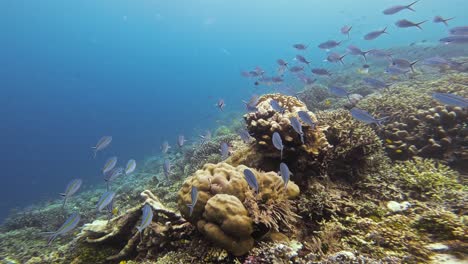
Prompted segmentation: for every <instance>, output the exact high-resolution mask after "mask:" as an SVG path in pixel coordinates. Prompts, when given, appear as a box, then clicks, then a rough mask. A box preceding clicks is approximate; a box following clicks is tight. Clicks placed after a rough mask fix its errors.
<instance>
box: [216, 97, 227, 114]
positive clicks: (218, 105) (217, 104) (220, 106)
mask: <svg viewBox="0 0 468 264" xmlns="http://www.w3.org/2000/svg"><path fill="white" fill-rule="evenodd" d="M216 106H217V107H218V108H219V110H221V111H223V109H224V107H225V106H226V105H225V104H224V100H223V99H219V100H218V102H217V103H216Z"/></svg>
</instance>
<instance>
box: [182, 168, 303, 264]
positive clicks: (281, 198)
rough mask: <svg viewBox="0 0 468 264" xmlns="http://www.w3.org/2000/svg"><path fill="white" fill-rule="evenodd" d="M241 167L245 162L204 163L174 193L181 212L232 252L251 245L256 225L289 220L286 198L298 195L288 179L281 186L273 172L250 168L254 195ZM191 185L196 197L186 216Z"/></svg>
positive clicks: (242, 251) (238, 252)
mask: <svg viewBox="0 0 468 264" xmlns="http://www.w3.org/2000/svg"><path fill="white" fill-rule="evenodd" d="M245 169H247V167H246V166H243V165H240V166H237V167H233V166H231V165H229V164H227V163H224V162H221V163H218V164H206V165H205V166H204V167H203V169H201V170H198V171H196V172H195V173H194V174H193V175H192V176H191V177H189V178H187V179H186V180H185V181H184V183H183V185H182V187H181V189H180V191H179V193H178V207H179V210H180V212H181V214H182V216H183V217H184V218H186V219H188V220H189V221H190V222H192V223H193V224H195V225H196V226H197V228H198V230H199V231H200V232H201V233H202V234H204V235H205V236H206V237H207V238H208V239H210V240H211V241H212V242H214V243H215V244H216V245H218V246H220V247H223V248H225V249H226V250H228V251H230V252H231V253H233V254H234V255H236V256H239V255H243V254H245V253H247V252H248V251H249V250H250V249H251V248H252V247H253V242H254V238H255V237H254V234H253V233H254V231H255V230H256V229H258V228H259V226H266V227H269V228H272V229H278V228H279V227H280V226H281V225H282V223H279V222H278V221H283V220H286V222H287V221H293V219H294V217H295V214H294V213H293V212H292V210H291V204H290V203H289V202H288V199H293V198H295V197H297V196H298V195H299V187H298V186H297V185H296V184H294V183H293V182H291V181H289V183H288V185H287V188H286V189H285V187H284V182H283V180H282V179H281V177H279V176H278V174H276V173H275V172H267V173H266V172H259V171H257V170H254V169H251V171H252V172H253V173H254V174H255V176H256V179H257V181H258V185H259V192H258V194H256V195H255V194H254V192H253V190H251V189H250V187H249V186H248V184H247V182H246V180H245V179H244V170H245ZM192 186H195V187H197V188H198V200H197V203H196V205H195V207H194V209H193V213H192V215H191V216H190V215H189V209H188V207H187V204H190V203H191V188H192ZM253 201H255V203H253ZM253 204H255V206H254V205H253ZM267 212H268V213H267Z"/></svg>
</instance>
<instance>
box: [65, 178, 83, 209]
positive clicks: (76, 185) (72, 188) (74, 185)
mask: <svg viewBox="0 0 468 264" xmlns="http://www.w3.org/2000/svg"><path fill="white" fill-rule="evenodd" d="M82 183H83V180H81V179H74V180H72V181H71V182H70V183H68V185H67V188H65V192H63V193H61V194H60V195H61V196H62V197H63V204H62V207H65V203H66V202H67V200H68V198H70V197H71V196H72V195H73V194H75V193H76V192H77V191H78V189H80V187H81V184H82Z"/></svg>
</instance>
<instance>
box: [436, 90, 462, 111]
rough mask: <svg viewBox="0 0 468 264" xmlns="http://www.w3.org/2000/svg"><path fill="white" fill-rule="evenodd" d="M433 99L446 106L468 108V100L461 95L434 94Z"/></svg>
mask: <svg viewBox="0 0 468 264" xmlns="http://www.w3.org/2000/svg"><path fill="white" fill-rule="evenodd" d="M432 98H434V99H435V100H437V101H438V102H440V103H442V104H446V105H452V106H459V107H462V108H467V107H468V99H466V98H463V97H461V96H459V95H455V94H451V93H433V94H432Z"/></svg>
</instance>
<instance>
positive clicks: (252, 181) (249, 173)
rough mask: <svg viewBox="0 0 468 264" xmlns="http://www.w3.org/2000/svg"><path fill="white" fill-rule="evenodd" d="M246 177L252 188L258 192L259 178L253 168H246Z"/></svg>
mask: <svg viewBox="0 0 468 264" xmlns="http://www.w3.org/2000/svg"><path fill="white" fill-rule="evenodd" d="M244 177H245V180H246V181H247V183H248V184H249V186H250V188H252V189H253V190H254V191H255V192H256V193H258V182H257V178H256V177H255V174H254V173H253V172H252V171H251V170H249V169H245V170H244Z"/></svg>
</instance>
